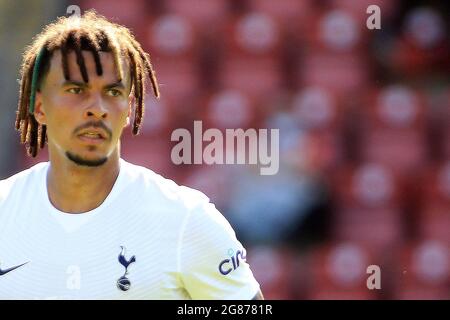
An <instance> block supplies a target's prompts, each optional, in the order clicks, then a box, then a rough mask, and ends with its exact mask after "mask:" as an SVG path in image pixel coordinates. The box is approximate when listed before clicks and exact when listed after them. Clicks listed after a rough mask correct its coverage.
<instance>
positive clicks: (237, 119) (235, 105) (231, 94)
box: [201, 89, 257, 129]
mask: <svg viewBox="0 0 450 320" xmlns="http://www.w3.org/2000/svg"><path fill="white" fill-rule="evenodd" d="M256 107H257V106H256V102H255V101H254V99H252V98H251V97H249V96H248V95H246V94H245V93H244V92H242V91H239V90H231V89H230V90H227V89H224V90H219V91H216V92H212V93H211V94H207V95H205V97H204V99H203V103H202V108H203V109H204V110H203V114H202V116H201V119H202V120H204V123H205V125H206V126H207V127H211V128H219V129H233V128H243V129H245V128H255V127H256V124H255V119H256V116H257V114H256V113H257V110H256Z"/></svg>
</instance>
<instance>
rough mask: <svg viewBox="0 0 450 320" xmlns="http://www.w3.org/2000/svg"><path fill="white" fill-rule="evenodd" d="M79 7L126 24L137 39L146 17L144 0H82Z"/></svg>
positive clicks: (139, 36)
mask: <svg viewBox="0 0 450 320" xmlns="http://www.w3.org/2000/svg"><path fill="white" fill-rule="evenodd" d="M80 8H81V10H82V12H83V11H85V10H88V9H95V10H96V11H97V12H98V13H99V14H101V15H104V16H105V17H106V18H108V19H112V21H114V22H116V23H120V24H123V25H126V26H127V27H129V28H132V29H133V30H134V33H135V35H136V36H137V38H138V39H140V38H141V35H142V33H141V29H142V26H143V25H144V23H145V20H146V18H147V4H146V1H145V0H130V1H127V3H126V5H125V9H124V4H123V3H121V2H120V1H108V0H82V1H81V5H80Z"/></svg>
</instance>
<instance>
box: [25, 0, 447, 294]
mask: <svg viewBox="0 0 450 320" xmlns="http://www.w3.org/2000/svg"><path fill="white" fill-rule="evenodd" d="M74 2H75V4H78V5H79V6H80V7H81V10H82V11H85V10H87V9H90V8H95V9H96V10H97V12H99V13H100V14H103V15H105V16H106V17H108V18H113V20H114V21H116V22H119V23H121V24H124V25H126V26H128V27H130V28H131V29H132V30H133V32H134V34H135V35H136V38H137V39H138V41H140V42H141V43H142V44H143V46H144V48H145V49H146V50H147V51H148V52H149V53H150V56H151V60H152V63H153V65H154V68H155V69H156V74H157V77H158V79H159V82H160V84H161V95H162V97H161V99H160V100H159V101H156V100H155V99H154V98H153V97H151V95H150V94H149V95H148V96H149V97H148V99H147V102H146V104H147V107H146V108H147V109H146V115H145V121H144V127H143V129H142V132H141V134H140V135H139V136H137V137H132V136H131V134H130V132H129V130H126V132H125V133H124V137H123V140H122V154H123V157H124V158H125V159H126V160H128V161H130V162H132V163H136V164H140V165H144V166H146V167H148V168H151V169H152V170H154V171H156V172H158V173H161V174H162V175H164V176H166V177H168V178H171V179H173V180H175V181H176V182H177V183H179V184H184V185H187V186H191V187H194V188H198V189H200V190H202V191H203V192H205V193H206V194H207V195H208V196H209V197H210V198H211V200H212V201H213V202H214V203H215V204H216V206H217V207H218V209H219V210H220V211H221V212H222V213H223V214H224V215H225V216H226V217H227V219H228V220H229V221H230V222H231V224H232V225H233V227H234V228H235V230H236V232H237V234H238V237H239V239H240V240H241V241H242V242H243V243H244V244H245V246H246V247H247V250H248V261H249V262H250V264H251V266H252V269H253V270H254V273H255V276H256V278H257V279H258V280H259V281H260V283H261V285H262V289H263V292H264V294H265V296H266V298H268V299H350V298H355V299H411V298H425V299H449V298H450V255H449V243H450V232H449V230H450V85H449V74H450V73H449V71H450V70H449V69H450V59H449V49H450V47H449V46H450V43H449V26H448V19H447V18H446V15H445V14H444V12H445V11H446V10H447V12H448V9H446V6H445V3H438V2H432V1H431V2H428V3H425V2H424V3H420V2H417V1H416V2H414V1H404V2H401V1H397V0H329V1H325V0H322V1H313V0H276V1H274V0H242V1H235V0H182V1H180V0H150V1H149V0H127V1H126V2H122V1H107V0H84V1H78V2H76V1H72V2H71V3H70V4H74ZM372 4H376V5H378V6H379V7H380V13H381V29H375V30H369V29H368V28H367V26H366V20H367V18H368V17H369V14H368V13H366V9H367V7H368V6H369V5H372ZM194 120H202V121H203V126H204V127H205V128H219V129H221V130H225V128H243V129H247V128H256V129H259V128H275V129H280V171H279V173H278V174H276V175H273V176H261V175H260V172H259V170H258V168H257V166H254V165H212V166H208V165H181V166H175V165H174V164H173V163H172V161H171V160H170V159H171V158H170V155H171V148H172V147H173V146H174V144H175V142H172V141H171V133H172V132H173V130H174V129H177V128H186V129H188V130H190V131H192V130H193V121H194ZM232 151H234V150H224V151H223V152H224V153H226V152H232ZM20 152H21V153H20V159H21V166H23V167H26V166H29V165H31V163H34V162H36V161H42V160H44V159H45V157H46V156H45V152H42V153H41V154H42V155H41V156H40V158H39V159H36V160H30V159H28V158H27V157H25V155H24V151H22V150H21V151H20ZM370 265H377V266H379V267H380V270H381V290H369V289H368V288H367V286H366V279H367V277H368V276H369V274H367V267H368V266H370Z"/></svg>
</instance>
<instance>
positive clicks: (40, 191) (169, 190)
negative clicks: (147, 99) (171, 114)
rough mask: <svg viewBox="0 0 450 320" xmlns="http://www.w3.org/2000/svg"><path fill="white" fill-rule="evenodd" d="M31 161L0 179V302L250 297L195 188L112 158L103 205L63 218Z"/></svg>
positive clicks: (251, 289)
mask: <svg viewBox="0 0 450 320" xmlns="http://www.w3.org/2000/svg"><path fill="white" fill-rule="evenodd" d="M49 167H50V163H48V162H47V163H40V164H38V165H36V166H34V167H32V168H30V169H28V170H25V171H23V172H20V173H18V174H16V175H15V176H13V177H11V178H9V179H7V180H2V181H0V299H251V298H253V296H255V294H256V293H257V292H258V290H259V284H258V282H257V281H256V280H255V278H254V277H253V274H252V272H251V270H250V267H249V265H248V264H247V262H246V260H245V259H246V252H245V249H244V248H243V246H242V244H241V243H240V242H239V241H238V240H237V239H236V235H235V233H234V231H233V229H232V228H231V226H230V224H229V223H228V221H227V220H226V219H225V218H224V217H223V216H222V214H221V213H220V212H218V211H217V209H216V208H215V206H214V205H213V204H211V203H210V202H209V199H208V198H207V197H206V196H205V195H204V194H203V193H201V192H199V191H197V190H194V189H190V188H188V187H184V186H178V185H177V184H176V183H175V182H173V181H171V180H168V179H165V178H163V177H161V176H160V175H158V174H156V173H154V172H153V171H151V170H149V169H147V168H143V167H139V166H136V165H132V164H130V163H128V162H126V161H124V160H122V159H121V160H120V173H119V176H118V178H117V180H116V182H115V184H114V186H113V188H112V190H111V192H110V194H109V195H108V197H107V198H106V199H105V201H104V202H103V203H102V204H101V205H100V206H99V207H98V208H96V209H94V210H92V211H90V212H86V213H83V214H67V213H64V212H61V211H59V210H57V209H56V208H55V207H54V206H53V205H52V204H51V202H50V201H49V198H48V193H47V182H46V177H47V171H48V168H49Z"/></svg>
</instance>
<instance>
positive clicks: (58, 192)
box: [47, 150, 120, 213]
mask: <svg viewBox="0 0 450 320" xmlns="http://www.w3.org/2000/svg"><path fill="white" fill-rule="evenodd" d="M119 171H120V156H119V151H118V150H117V151H115V152H113V154H112V155H111V156H110V157H109V158H108V161H107V162H106V163H105V164H103V165H101V166H99V167H86V166H79V165H77V164H75V163H74V162H72V161H70V160H69V159H67V158H65V157H52V154H51V153H50V168H49V171H48V173H47V190H48V197H49V199H50V202H51V203H52V204H53V206H54V207H55V208H56V209H58V210H60V211H63V212H66V213H84V212H88V211H91V210H93V209H95V208H97V207H99V206H100V205H101V204H102V203H103V201H105V199H106V198H107V197H108V195H109V193H110V192H111V190H112V188H113V186H114V183H115V182H116V180H117V177H118V175H119Z"/></svg>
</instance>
